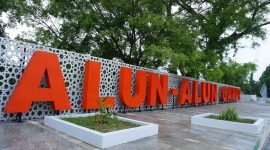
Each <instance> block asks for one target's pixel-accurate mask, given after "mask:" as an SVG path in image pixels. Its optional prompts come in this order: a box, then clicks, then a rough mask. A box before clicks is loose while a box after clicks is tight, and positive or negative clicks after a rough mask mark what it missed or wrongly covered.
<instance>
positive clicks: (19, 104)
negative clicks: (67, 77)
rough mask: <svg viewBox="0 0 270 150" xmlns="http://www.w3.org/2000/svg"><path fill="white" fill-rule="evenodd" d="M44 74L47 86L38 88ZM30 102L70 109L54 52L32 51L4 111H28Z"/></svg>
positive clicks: (59, 108)
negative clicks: (45, 103) (50, 103)
mask: <svg viewBox="0 0 270 150" xmlns="http://www.w3.org/2000/svg"><path fill="white" fill-rule="evenodd" d="M44 74H45V76H46V81H47V85H48V87H47V88H39V85H40V82H41V80H42V77H43V76H44ZM32 102H52V107H53V109H54V110H69V109H71V106H70V102H69V98H68V94H67V91H66V87H65V82H64V78H63V75H62V72H61V68H60V64H59V61H58V57H57V55H56V54H53V53H48V52H44V51H36V52H34V53H33V55H32V58H31V59H30V61H29V63H28V65H27V66H26V68H25V70H24V73H23V74H22V76H21V78H20V80H19V82H18V84H17V86H16V87H15V89H14V91H13V93H12V95H11V96H10V98H9V100H8V102H7V105H6V107H5V109H4V112H6V113H11V112H28V111H29V108H30V106H31V104H32Z"/></svg>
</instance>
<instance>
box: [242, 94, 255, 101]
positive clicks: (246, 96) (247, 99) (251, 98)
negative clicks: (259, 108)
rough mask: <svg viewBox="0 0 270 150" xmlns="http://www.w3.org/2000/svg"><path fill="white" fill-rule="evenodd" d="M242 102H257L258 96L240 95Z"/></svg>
mask: <svg viewBox="0 0 270 150" xmlns="http://www.w3.org/2000/svg"><path fill="white" fill-rule="evenodd" d="M240 100H241V101H257V96H256V95H244V94H243V95H240Z"/></svg>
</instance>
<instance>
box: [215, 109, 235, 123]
mask: <svg viewBox="0 0 270 150" xmlns="http://www.w3.org/2000/svg"><path fill="white" fill-rule="evenodd" d="M219 119H221V120H228V121H237V120H238V119H239V117H238V113H237V111H236V109H235V108H227V109H226V110H224V111H222V112H221V113H220V115H219Z"/></svg>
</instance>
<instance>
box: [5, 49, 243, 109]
mask: <svg viewBox="0 0 270 150" xmlns="http://www.w3.org/2000/svg"><path fill="white" fill-rule="evenodd" d="M100 68H101V63H100V62H97V61H86V62H85V72H84V85H83V99H82V108H83V109H97V108H99V105H98V102H97V100H98V99H100V96H99V84H100ZM44 74H45V76H46V81H47V87H46V88H39V84H40V82H41V80H42V77H43V76H44ZM199 86H200V96H199V91H198V90H199ZM131 90H132V69H131V68H128V67H121V68H120V79H119V91H118V93H119V97H120V101H121V103H122V104H124V105H125V106H127V107H138V106H141V105H142V104H143V103H144V101H145V99H146V105H148V106H156V104H157V101H158V104H160V105H166V104H167V102H168V94H171V95H174V96H178V104H179V105H182V104H186V103H188V104H199V103H209V102H216V101H217V98H218V94H217V91H218V86H217V84H215V83H208V82H201V83H200V85H199V83H198V81H197V80H193V81H192V89H191V87H190V81H189V80H188V79H182V81H181V85H180V89H168V75H166V74H161V75H160V76H159V75H158V74H157V73H154V72H146V71H143V70H136V88H135V93H134V96H132V93H131ZM146 91H147V94H146ZM191 91H192V93H191ZM220 95H221V96H220V98H221V100H222V101H224V102H230V101H237V100H240V88H235V87H229V86H222V87H221V94H220ZM45 101H46V102H47V101H48V102H52V107H53V109H54V110H70V109H71V105H70V100H69V97H68V93H67V90H66V87H65V82H64V77H63V74H62V71H61V67H60V63H59V61H58V57H57V54H54V53H49V52H44V51H35V52H34V53H33V55H32V57H31V59H30V61H29V63H28V64H27V66H26V68H25V70H24V72H23V74H22V76H21V78H20V80H19V82H18V83H17V85H16V87H15V89H14V91H13V93H12V95H11V96H10V98H9V100H8V102H7V105H6V107H5V108H4V112H6V113H13V112H28V111H29V109H30V107H31V104H32V102H45ZM114 101H115V97H114V96H109V97H108V98H107V100H106V104H105V105H107V106H109V107H114V105H115V102H114Z"/></svg>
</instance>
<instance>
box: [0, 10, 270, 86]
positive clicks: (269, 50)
mask: <svg viewBox="0 0 270 150" xmlns="http://www.w3.org/2000/svg"><path fill="white" fill-rule="evenodd" d="M0 19H2V20H3V21H4V22H7V21H8V20H7V17H6V15H5V14H3V15H2V18H1V17H0ZM265 28H266V30H267V35H266V39H265V40H263V41H260V46H257V47H255V48H252V47H251V43H252V42H251V40H246V39H243V40H240V44H241V46H243V48H240V49H239V50H238V52H237V54H236V55H235V56H234V57H233V52H231V53H230V54H229V57H231V58H232V59H233V60H236V62H238V63H248V62H252V63H255V64H256V65H257V71H256V72H255V73H254V80H256V81H258V80H259V78H260V76H261V74H262V73H263V71H264V70H265V69H266V67H267V66H268V65H269V64H270V25H268V26H265ZM5 31H6V33H8V36H9V37H10V38H11V39H14V38H15V37H16V36H17V35H19V34H23V32H27V31H33V28H30V27H27V26H26V25H18V26H17V27H16V28H12V29H10V28H7V29H6V30H5Z"/></svg>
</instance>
